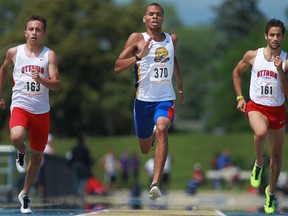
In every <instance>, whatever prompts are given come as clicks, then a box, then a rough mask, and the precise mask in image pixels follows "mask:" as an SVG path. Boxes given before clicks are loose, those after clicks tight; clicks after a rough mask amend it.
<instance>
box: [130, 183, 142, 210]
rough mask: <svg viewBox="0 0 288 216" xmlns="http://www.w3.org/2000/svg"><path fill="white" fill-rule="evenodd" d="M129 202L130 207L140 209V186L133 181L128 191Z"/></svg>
mask: <svg viewBox="0 0 288 216" xmlns="http://www.w3.org/2000/svg"><path fill="white" fill-rule="evenodd" d="M129 204H130V208H131V209H142V202H141V186H140V184H139V183H135V184H134V185H133V187H132V188H131V191H130V199H129Z"/></svg>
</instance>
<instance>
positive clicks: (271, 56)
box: [233, 19, 288, 214]
mask: <svg viewBox="0 0 288 216" xmlns="http://www.w3.org/2000/svg"><path fill="white" fill-rule="evenodd" d="M284 34H285V27H284V24H283V22H282V21H280V20H277V19H272V20H270V21H269V22H267V24H266V28H265V39H266V41H267V45H266V46H265V47H262V48H259V49H257V50H249V51H247V52H246V53H245V54H244V56H243V58H242V59H241V60H240V62H239V63H238V64H237V66H236V67H235V69H234V70H233V82H234V88H235V92H236V95H237V98H236V99H237V109H238V110H239V111H241V112H246V114H247V117H248V120H249V123H250V126H251V128H252V129H253V131H254V148H255V156H256V161H255V164H254V167H253V170H252V174H251V178H250V183H251V185H252V186H253V187H255V188H258V187H259V186H260V183H261V176H262V171H263V149H264V143H265V140H266V138H267V137H268V139H269V143H270V180H269V185H268V186H267V187H266V189H265V194H266V203H265V205H264V209H265V212H266V213H267V214H272V213H274V211H275V203H276V201H275V191H276V184H277V181H278V178H279V174H280V171H281V166H282V149H283V145H284V136H285V123H286V109H285V105H284V102H285V95H286V97H287V96H288V88H287V86H288V85H287V80H286V77H285V74H284V71H285V73H286V72H287V69H288V63H287V54H286V52H284V51H282V50H281V43H282V41H283V40H284ZM249 66H251V67H252V70H251V79H250V91H249V96H250V101H249V102H248V103H247V104H246V101H245V99H244V97H243V93H242V87H241V84H242V74H243V73H244V72H245V71H246V70H247V69H248V67H249ZM284 94H285V95H284Z"/></svg>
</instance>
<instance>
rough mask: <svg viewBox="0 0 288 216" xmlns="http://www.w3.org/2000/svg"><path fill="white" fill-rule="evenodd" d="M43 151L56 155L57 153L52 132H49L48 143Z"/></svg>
mask: <svg viewBox="0 0 288 216" xmlns="http://www.w3.org/2000/svg"><path fill="white" fill-rule="evenodd" d="M43 153H44V154H47V155H54V154H55V149H54V145H53V135H52V134H51V133H49V135H48V141H47V145H46V147H45V149H44V152H43Z"/></svg>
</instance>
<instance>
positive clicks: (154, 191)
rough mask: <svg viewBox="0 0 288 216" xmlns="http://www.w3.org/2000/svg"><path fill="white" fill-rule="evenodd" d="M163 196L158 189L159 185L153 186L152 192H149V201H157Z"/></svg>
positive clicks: (151, 187)
mask: <svg viewBox="0 0 288 216" xmlns="http://www.w3.org/2000/svg"><path fill="white" fill-rule="evenodd" d="M160 196H161V191H160V189H159V187H158V184H157V183H156V184H152V185H151V186H150V191H149V199H151V200H156V199H157V198H159V197H160Z"/></svg>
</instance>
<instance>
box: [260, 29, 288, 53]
mask: <svg viewBox="0 0 288 216" xmlns="http://www.w3.org/2000/svg"><path fill="white" fill-rule="evenodd" d="M265 39H266V40H267V42H268V45H269V47H270V48H271V49H273V50H275V49H278V48H280V46H281V43H282V41H283V39H284V35H283V34H282V31H281V28H280V27H272V28H271V29H270V30H269V32H268V34H266V35H265Z"/></svg>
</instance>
